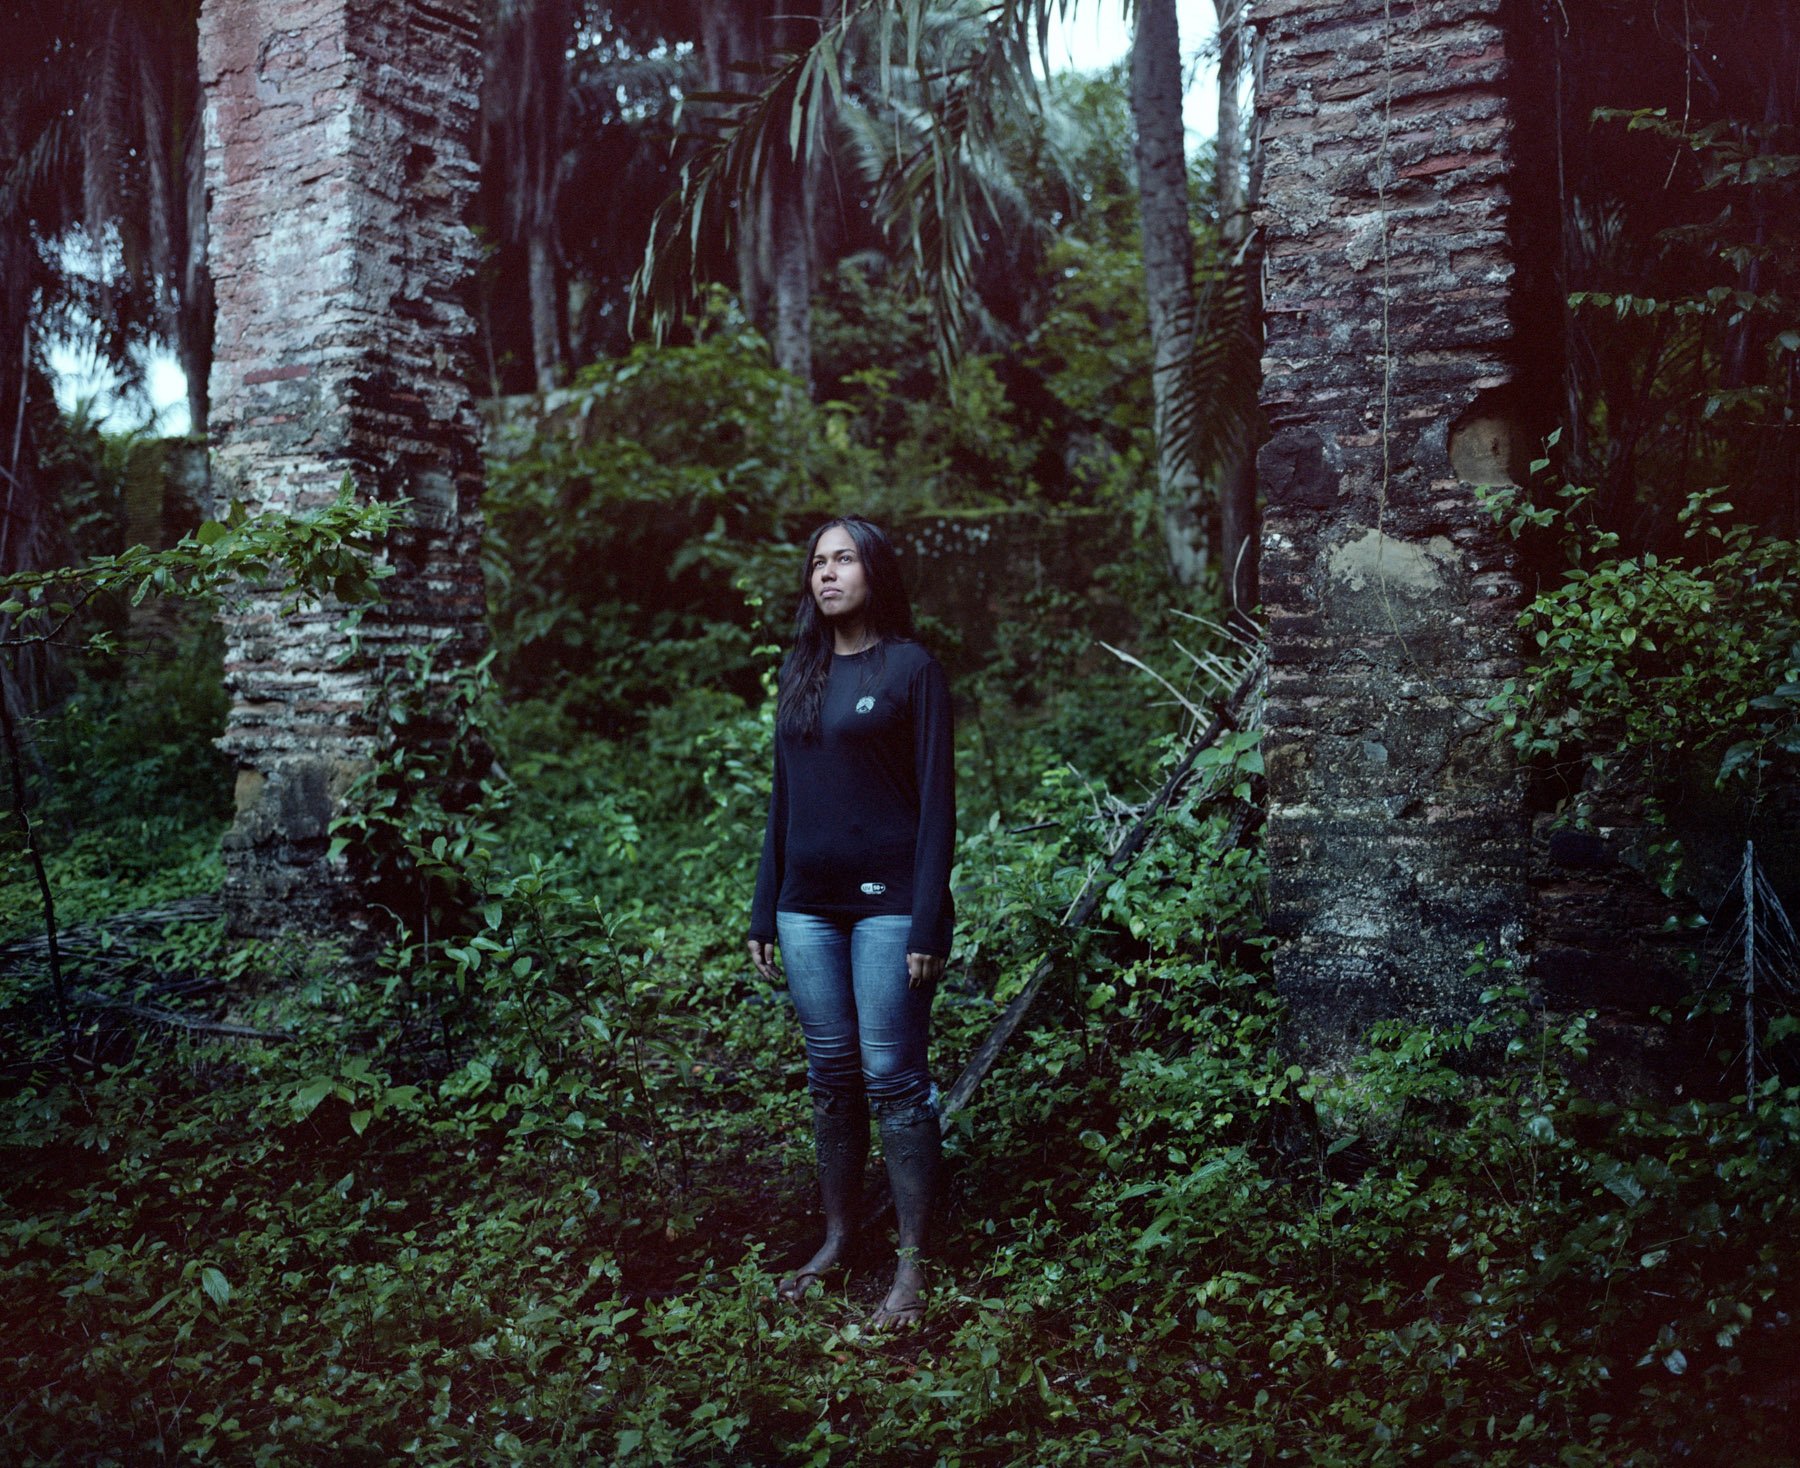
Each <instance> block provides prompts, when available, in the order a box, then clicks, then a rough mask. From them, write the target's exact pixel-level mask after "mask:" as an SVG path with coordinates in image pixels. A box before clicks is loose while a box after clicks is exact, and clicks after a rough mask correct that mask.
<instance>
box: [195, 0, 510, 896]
mask: <svg viewBox="0 0 1800 1468" xmlns="http://www.w3.org/2000/svg"><path fill="white" fill-rule="evenodd" d="M478 4H479V0H291V3H282V4H273V3H268V0H205V3H204V4H203V6H202V9H201V18H200V66H201V80H202V85H203V86H204V88H205V95H206V118H205V127H206V181H207V190H208V194H209V196H210V205H209V209H210V212H209V218H208V227H209V236H210V253H209V264H210V265H211V269H212V276H213V280H214V282H215V285H216V289H217V310H218V315H217V346H216V351H215V355H214V358H213V368H212V378H211V398H212V422H211V427H212V437H213V475H214V480H213V490H214V495H215V499H216V501H217V503H218V504H220V505H221V506H222V505H224V504H225V503H226V502H227V501H229V500H232V499H238V500H243V501H245V502H247V503H248V505H249V506H250V508H251V509H252V510H253V511H263V510H278V511H285V512H290V513H292V512H298V511H304V510H307V509H309V508H312V507H315V506H318V505H320V504H322V503H324V502H326V501H328V500H330V499H331V497H332V496H333V495H334V494H335V493H336V492H337V489H338V486H339V484H340V482H341V481H342V480H343V479H344V477H345V476H346V475H348V476H349V478H350V480H351V481H352V482H353V484H354V485H355V487H356V489H357V492H358V493H359V494H362V495H365V496H370V497H380V498H393V497H397V496H406V497H407V498H409V499H410V500H411V501H412V508H411V509H410V510H409V511H408V516H407V524H406V526H405V528H404V529H403V530H402V531H401V532H400V533H399V534H398V535H396V536H395V537H394V538H393V539H392V541H391V542H390V544H389V545H388V546H387V547H386V548H385V550H384V552H383V554H384V555H386V556H387V557H388V559H390V560H391V561H392V563H393V564H394V566H395V568H396V574H395V575H394V576H393V577H392V579H390V580H388V581H387V582H386V583H385V587H386V590H387V602H386V605H385V607H384V608H383V609H382V610H381V611H380V612H379V613H376V614H372V615H371V616H370V617H369V618H368V619H366V620H365V621H364V623H363V626H362V629H361V650H360V652H358V653H356V654H355V655H354V656H352V655H351V646H350V641H349V638H348V635H347V634H346V633H344V632H341V631H339V630H338V627H337V624H338V623H339V621H340V620H341V619H342V618H343V615H344V609H343V608H342V607H339V606H335V605H328V606H326V607H324V608H322V609H319V610H315V611H308V612H304V613H301V614H299V615H295V616H283V615H282V614H281V612H280V607H279V595H278V594H277V592H276V591H275V590H273V589H270V588H261V587H246V588H244V589H243V590H242V592H241V593H240V594H239V595H237V596H236V597H234V598H233V599H232V601H231V603H230V604H229V606H228V607H227V608H226V609H225V611H224V613H223V617H222V620H223V623H224V631H225V677H226V682H227V686H228V688H229V690H230V693H231V714H230V719H229V722H228V724H227V726H226V731H225V735H224V738H223V740H222V741H221V743H222V745H223V747H224V748H225V749H226V750H227V751H228V752H229V753H230V754H231V755H232V756H233V757H234V758H235V759H236V760H237V762H238V778H237V805H238V814H237V820H236V822H235V824H234V825H233V827H232V829H231V832H230V833H229V835H228V836H227V837H226V839H225V865H226V879H225V881H226V886H225V895H226V901H227V910H228V911H229V913H230V914H231V917H232V921H233V923H234V925H235V926H236V927H237V928H238V929H240V930H242V931H249V932H273V931H278V930H283V929H299V930H315V929H334V930H342V929H343V928H344V927H345V925H346V924H348V925H349V926H350V927H351V928H353V929H354V928H355V927H357V926H358V925H359V924H360V921H361V919H360V906H359V904H358V901H357V894H356V893H355V892H354V890H352V887H351V883H350V879H349V876H348V873H347V870H346V868H345V866H344V863H343V862H342V861H341V860H340V861H338V862H331V861H329V860H328V859H327V850H328V846H329V841H328V838H327V834H326V826H327V823H328V822H329V820H330V819H331V816H332V815H333V814H334V812H335V811H336V810H337V808H338V806H339V803H340V801H341V798H342V795H343V793H344V790H345V788H346V787H347V786H348V785H349V783H350V781H351V780H352V779H354V777H355V775H356V773H357V772H358V771H359V770H360V769H362V768H364V767H365V765H366V762H367V760H368V758H369V755H370V752H371V750H372V748H373V747H374V745H375V741H376V737H377V733H378V731H377V730H376V729H375V728H374V727H373V723H372V720H371V719H370V717H369V715H368V712H367V708H366V702H367V699H368V696H369V694H370V691H371V689H372V687H373V686H374V682H375V679H376V677H377V675H378V671H379V669H380V667H381V665H382V663H383V661H384V660H388V659H392V658H393V657H395V656H397V655H398V654H400V653H401V652H403V651H404V650H406V649H408V648H411V647H416V646H420V645H435V646H437V647H438V648H439V649H440V653H439V660H440V666H444V667H450V666H454V665H456V664H457V663H459V662H462V661H466V660H467V659H468V658H469V657H470V656H471V655H472V654H474V653H475V652H476V651H477V650H478V649H479V647H480V644H481V641H482V639H483V635H484V634H483V630H482V626H483V624H482V612H483V601H482V587H481V578H480V568H479V565H478V562H477V549H478V544H479V539H480V517H479V509H478V498H479V494H480V487H481V461H480V455H479V437H478V434H479V429H478V424H477V419H476V415H475V412H474V404H473V400H472V398H471V396H470V392H469V389H468V385H467V383H468V372H467V370H466V365H467V364H466V360H465V359H466V356H467V353H468V351H469V347H470V344H471V337H472V331H473V327H472V323H471V319H470V317H469V315H468V312H467V311H466V309H465V307H464V305H463V302H462V300H461V292H462V289H463V287H464V284H465V282H466V281H467V280H468V279H469V277H470V275H471V272H472V271H473V269H474V266H475V262H476V246H475V242H474V240H473V237H472V236H471V234H470V232H469V231H468V230H467V229H466V228H465V227H464V225H463V223H462V218H463V213H464V206H465V205H466V203H467V202H468V201H469V199H470V197H471V196H472V194H473V192H474V189H475V184H476V172H475V166H474V163H473V160H472V158H471V156H470V150H469V137H470V131H471V128H472V126H473V122H474V115H475V104H476V89H477V84H478V79H479V74H480V70H479V68H480V57H479V47H478V39H479V38H478V33H477V24H476V18H475V17H476V14H477V10H478Z"/></svg>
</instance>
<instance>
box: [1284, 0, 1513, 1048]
mask: <svg viewBox="0 0 1800 1468" xmlns="http://www.w3.org/2000/svg"><path fill="white" fill-rule="evenodd" d="M1501 8H1502V7H1501V0H1424V3H1418V4H1407V3H1403V0H1392V3H1391V4H1384V3H1383V0H1256V3H1255V5H1254V7H1253V10H1252V17H1253V21H1254V23H1255V24H1256V25H1257V26H1258V27H1260V29H1261V33H1262V36H1263V38H1264V41H1265V43H1266V46H1267V61H1266V68H1265V70H1264V73H1263V78H1262V83H1261V87H1260V96H1259V99H1258V113H1259V123H1260V126H1261V129H1262V137H1263V145H1264V148H1265V149H1266V152H1265V162H1264V176H1263V195H1262V201H1261V208H1260V211H1259V215H1258V220H1259V224H1260V227H1261V228H1262V230H1263V232H1264V245H1265V252H1266V254H1265V258H1266V262H1267V263H1266V276H1265V287H1264V289H1265V298H1266V308H1267V344H1266V354H1265V358H1264V373H1265V380H1264V387H1263V398H1262V401H1263V407H1264V410H1265V412H1266V413H1267V415H1268V419H1269V426H1270V431H1271V437H1270V439H1269V442H1268V444H1267V445H1266V447H1265V448H1264V449H1263V451H1262V453H1261V455H1260V456H1259V461H1258V472H1259V476H1260V479H1261V483H1262V489H1263V492H1264V494H1265V496H1266V499H1267V506H1268V508H1267V518H1266V520H1265V525H1264V535H1263V598H1264V606H1265V610H1266V613H1267V617H1268V627H1269V642H1270V654H1271V675H1270V689H1269V698H1268V709H1267V725H1268V735H1267V741H1268V743H1267V760H1268V781H1269V804H1270V809H1269V826H1268V851H1269V861H1270V867H1271V903H1272V923H1273V926H1274V928H1275V930H1276V932H1277V933H1278V934H1279V935H1280V936H1281V937H1282V938H1283V939H1284V943H1283V946H1282V947H1281V949H1280V951H1279V955H1278V957H1277V960H1276V975H1277V979H1278V982H1279V983H1280V985H1281V986H1282V988H1283V990H1284V991H1285V992H1286V993H1287V995H1288V997H1289V998H1290V1000H1291V1001H1292V1004H1293V1007H1294V1013H1295V1015H1296V1018H1297V1022H1298V1024H1299V1025H1300V1027H1301V1029H1302V1032H1303V1034H1304V1035H1306V1036H1307V1037H1309V1038H1310V1039H1311V1040H1312V1042H1313V1043H1314V1044H1315V1045H1322V1046H1325V1047H1326V1048H1330V1046H1331V1043H1332V1041H1333V1040H1335V1039H1338V1038H1340V1037H1341V1038H1344V1039H1348V1038H1351V1037H1353V1036H1354V1034H1355V1033H1356V1032H1357V1030H1358V1029H1359V1028H1360V1027H1361V1026H1362V1025H1363V1024H1364V1023H1366V1022H1367V1021H1368V1020H1369V1019H1371V1018H1374V1017H1377V1016H1383V1015H1408V1016H1416V1017H1433V1016H1436V1017H1443V1016H1445V1015H1447V1014H1450V1013H1454V1012H1456V1011H1458V1010H1460V1009H1463V1008H1465V1007H1466V1006H1467V1004H1468V1001H1469V999H1470V997H1471V992H1472V989H1471V983H1470V981H1469V980H1467V979H1465V978H1464V977H1463V970H1464V967H1465V965H1466V963H1467V957H1468V954H1469V951H1470V950H1471V949H1472V948H1473V947H1474V946H1475V945H1476V944H1477V943H1485V944H1486V945H1487V949H1488V951H1489V952H1490V953H1494V952H1498V951H1507V950H1511V949H1513V948H1514V947H1515V946H1516V945H1517V944H1518V942H1519V940H1520V938H1521V936H1522V931H1521V930H1522V920H1523V918H1524V916H1525V913H1526V908H1527V902H1526V895H1525V891H1524V875H1525V872H1524V868H1525V829H1524V813H1523V809H1522V804H1521V798H1520V797H1521V788H1520V782H1519V779H1518V777H1517V775H1516V773H1515V771H1514V770H1513V768H1512V766H1511V762H1510V760H1509V758H1508V756H1507V755H1506V753H1505V752H1504V751H1503V749H1502V748H1501V747H1500V746H1499V745H1498V744H1497V742H1496V741H1494V740H1493V739H1492V738H1491V737H1490V733H1489V729H1488V725H1487V720H1486V717H1485V715H1484V714H1483V712H1482V706H1483V704H1484V703H1485V701H1486V700H1487V698H1488V697H1489V695H1490V694H1491V693H1492V692H1493V691H1494V690H1495V689H1496V687H1497V686H1498V684H1499V683H1500V681H1501V680H1502V679H1504V678H1505V677H1507V676H1508V675H1510V674H1511V673H1513V672H1514V671H1515V670H1516V667H1517V662H1516V652H1515V632H1514V619H1515V617H1516V615H1517V612H1518V609H1519V604H1520V594H1521V588H1520V584H1519V582H1518V580H1517V578H1516V577H1515V575H1514V572H1513V568H1512V565H1511V561H1510V557H1509V553H1508V551H1507V549H1506V548H1505V546H1504V545H1503V544H1502V543H1501V541H1500V540H1499V539H1498V537H1497V535H1496V532H1495V529H1494V527H1493V526H1492V524H1491V522H1490V521H1489V519H1488V517H1487V516H1486V515H1485V514H1484V513H1483V511H1482V510H1481V509H1480V507H1479V505H1478V503H1477V500H1476V494H1475V490H1474V487H1473V485H1472V483H1471V482H1470V481H1471V480H1476V481H1485V482H1493V481H1496V480H1500V479H1504V478H1507V477H1509V475H1516V473H1517V472H1518V471H1517V467H1516V465H1517V460H1518V459H1519V458H1520V457H1528V453H1527V452H1525V451H1524V450H1523V448H1522V443H1523V435H1522V434H1521V433H1520V431H1519V430H1518V428H1517V426H1516V424H1514V423H1513V422H1512V421H1511V420H1510V419H1509V418H1508V416H1507V412H1506V408H1505V399H1506V394H1507V390H1508V386H1509V384H1511V383H1512V382H1513V378H1514V363H1513V358H1512V351H1511V341H1512V337H1513V335H1514V320H1513V317H1512V315H1511V314H1510V308H1511V306H1512V304H1513V303H1512V298H1511V293H1512V290H1513V283H1514V276H1515V272H1514V258H1513V248H1512V245H1511V243H1510V241H1509V235H1508V211H1509V207H1510V201H1511V183H1512V167H1513V165H1512V151H1511V126H1510V122H1509V108H1508V103H1507V96H1506V82H1507V67H1508V56H1507V37H1506V33H1505V30H1504V28H1503V26H1502V24H1501V15H1500V12H1501ZM1477 982H1479V981H1477Z"/></svg>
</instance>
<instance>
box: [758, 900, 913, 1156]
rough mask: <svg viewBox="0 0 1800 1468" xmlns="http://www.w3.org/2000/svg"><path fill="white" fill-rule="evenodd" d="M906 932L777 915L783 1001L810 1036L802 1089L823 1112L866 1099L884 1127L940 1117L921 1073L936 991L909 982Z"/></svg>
mask: <svg viewBox="0 0 1800 1468" xmlns="http://www.w3.org/2000/svg"><path fill="white" fill-rule="evenodd" d="M911 930H912V919H911V918H910V917H909V916H907V915H906V914H904V913H901V914H889V913H883V914H879V915H877V916H875V917H866V918H860V919H857V918H834V917H817V916H814V915H813V914H812V913H805V912H778V913H776V914H775V932H776V936H777V937H778V938H779V939H780V942H781V965H782V968H783V969H784V970H785V971H786V973H787V986H788V993H789V994H790V995H791V996H792V997H793V1001H794V1010H795V1012H796V1013H797V1014H798V1015H799V1016H800V1028H801V1030H802V1032H803V1033H804V1034H805V1036H806V1084H807V1089H808V1090H810V1091H811V1092H812V1093H813V1095H814V1096H815V1097H816V1098H818V1099H819V1100H820V1101H822V1102H824V1103H825V1104H827V1105H831V1104H833V1103H850V1102H854V1101H855V1100H856V1099H857V1098H859V1097H862V1096H867V1097H868V1100H869V1106H870V1109H871V1110H872V1111H874V1112H875V1114H876V1115H877V1116H881V1117H883V1118H885V1119H887V1120H888V1121H890V1122H901V1123H910V1122H913V1121H917V1120H922V1119H924V1118H926V1117H931V1116H936V1115H937V1096H936V1093H935V1092H934V1091H933V1089H932V1085H931V1077H930V1075H929V1074H927V1072H926V1069H925V1042H926V1034H927V1031H928V1029H929V1026H930V1023H931V995H932V989H933V987H934V986H933V985H930V984H924V985H921V986H920V987H919V988H917V989H915V988H913V987H912V986H911V985H910V984H909V983H908V982H907V977H906V940H907V936H908V934H909V933H910V932H911Z"/></svg>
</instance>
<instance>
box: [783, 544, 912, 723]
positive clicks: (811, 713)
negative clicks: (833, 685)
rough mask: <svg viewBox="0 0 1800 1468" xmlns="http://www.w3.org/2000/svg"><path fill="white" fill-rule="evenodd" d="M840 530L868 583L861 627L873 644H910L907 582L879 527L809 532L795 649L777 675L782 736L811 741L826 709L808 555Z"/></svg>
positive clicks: (823, 637)
mask: <svg viewBox="0 0 1800 1468" xmlns="http://www.w3.org/2000/svg"><path fill="white" fill-rule="evenodd" d="M834 526H836V527H840V528H841V529H842V530H843V531H844V533H845V534H846V535H848V536H849V537H850V540H851V542H852V544H854V545H855V546H856V554H857V556H858V558H859V559H860V560H861V561H862V565H863V575H864V576H865V577H867V578H868V583H869V610H868V612H867V613H866V615H865V619H864V620H865V622H866V625H867V626H868V629H869V632H870V634H871V635H872V636H874V637H875V638H876V639H877V640H878V644H886V643H889V642H898V641H910V640H911V638H912V635H913V617H912V603H911V602H910V601H908V600H907V596H906V583H905V582H904V581H902V580H901V579H900V558H899V557H898V556H896V555H895V554H894V546H893V542H892V541H890V540H889V539H888V538H887V536H886V535H884V534H883V533H882V531H881V527H880V526H878V525H875V524H873V523H872V522H871V521H868V520H865V519H863V517H862V516H861V515H845V516H843V517H841V518H840V519H836V520H827V521H826V522H825V523H824V524H823V525H821V526H820V527H819V528H818V529H817V530H815V531H813V533H812V539H811V540H809V541H807V543H806V558H805V560H803V561H802V562H801V563H800V601H799V604H798V605H797V606H796V607H795V608H794V650H793V652H792V653H790V654H789V655H788V660H787V663H786V665H785V666H784V667H783V668H782V671H781V697H780V700H779V701H778V702H777V704H776V706H775V709H776V712H775V721H776V724H777V726H778V727H779V728H780V729H781V731H782V732H783V733H787V734H798V735H799V736H800V737H801V738H803V739H810V738H812V737H813V735H815V734H817V733H818V732H819V717H820V713H821V711H822V710H823V708H824V706H825V684H826V682H827V681H828V680H829V679H830V677H831V653H832V635H831V624H830V623H829V622H828V621H827V620H826V619H825V618H824V617H823V616H822V615H820V612H819V605H818V603H817V602H815V601H814V600H813V594H812V563H813V556H814V555H815V554H817V552H818V549H819V537H820V536H822V535H823V534H824V533H825V532H826V531H827V530H830V529H832V528H833V527H834Z"/></svg>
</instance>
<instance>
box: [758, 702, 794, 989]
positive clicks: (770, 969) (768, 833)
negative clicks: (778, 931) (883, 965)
mask: <svg viewBox="0 0 1800 1468" xmlns="http://www.w3.org/2000/svg"><path fill="white" fill-rule="evenodd" d="M786 838H787V765H786V762H785V761H784V760H783V759H782V757H781V737H780V735H777V736H776V738H775V777H774V780H773V781H772V782H771V784H770V786H769V819H768V824H767V825H765V826H764V827H763V849H762V860H761V862H759V863H758V864H757V868H756V896H755V897H754V898H753V899H752V900H751V903H750V944H749V946H750V962H751V963H753V964H755V965H756V971H757V972H758V973H759V974H761V975H762V976H763V977H764V978H765V979H770V980H773V979H774V978H775V977H776V974H777V969H776V959H775V941H776V938H775V903H776V900H777V899H778V898H779V897H780V896H781V875H782V858H783V855H784V849H785V847H786V844H787V841H786Z"/></svg>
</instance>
